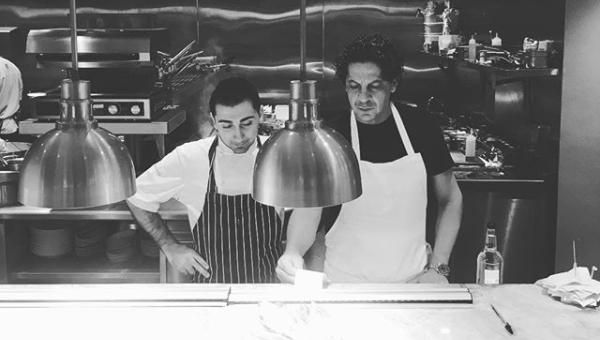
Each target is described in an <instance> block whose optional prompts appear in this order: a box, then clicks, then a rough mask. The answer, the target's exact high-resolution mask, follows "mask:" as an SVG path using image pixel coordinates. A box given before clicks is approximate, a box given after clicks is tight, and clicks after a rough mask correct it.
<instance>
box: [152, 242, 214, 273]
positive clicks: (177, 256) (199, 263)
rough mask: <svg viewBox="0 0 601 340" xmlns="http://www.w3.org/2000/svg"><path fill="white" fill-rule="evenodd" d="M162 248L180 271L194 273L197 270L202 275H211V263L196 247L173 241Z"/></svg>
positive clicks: (170, 261)
mask: <svg viewBox="0 0 601 340" xmlns="http://www.w3.org/2000/svg"><path fill="white" fill-rule="evenodd" d="M162 250H163V252H164V253H165V256H166V257H167V260H169V263H171V265H173V266H174V267H175V268H176V269H177V270H179V271H180V272H182V273H184V274H189V275H193V274H194V272H195V271H197V272H199V273H200V275H202V276H204V277H209V265H208V264H207V262H206V261H205V260H204V259H203V258H202V257H201V256H200V254H198V253H197V252H196V251H194V249H190V248H188V247H186V246H185V245H183V244H179V243H173V244H167V245H165V246H163V249H162Z"/></svg>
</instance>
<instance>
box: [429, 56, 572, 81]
mask: <svg viewBox="0 0 601 340" xmlns="http://www.w3.org/2000/svg"><path fill="white" fill-rule="evenodd" d="M420 53H421V54H423V55H426V56H428V57H431V58H435V59H437V60H439V61H441V62H443V63H453V64H454V65H455V66H461V67H465V68H468V69H472V70H476V71H480V72H483V73H486V74H488V75H497V76H501V77H504V78H530V77H554V76H559V75H561V72H560V71H559V69H558V68H500V67H494V66H490V65H482V64H480V63H477V62H471V61H468V60H462V59H455V58H450V57H445V56H441V55H438V54H433V53H428V52H420Z"/></svg>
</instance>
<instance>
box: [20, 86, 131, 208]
mask: <svg viewBox="0 0 601 340" xmlns="http://www.w3.org/2000/svg"><path fill="white" fill-rule="evenodd" d="M61 89H62V95H61V97H62V99H61V119H60V121H59V122H57V124H56V128H55V129H54V130H51V131H49V132H47V133H46V134H44V135H43V136H41V137H40V138H38V139H37V140H36V141H35V142H34V143H33V144H32V146H31V148H30V149H29V150H28V152H27V153H26V154H25V157H24V160H23V163H22V167H21V174H20V181H19V202H21V203H22V204H24V205H29V206H35V207H47V208H84V207H93V206H102V205H106V204H111V203H115V202H119V201H122V200H124V199H126V198H128V197H130V196H131V195H133V194H134V193H135V191H136V184H135V171H134V165H133V162H132V160H131V157H130V155H129V152H128V151H127V148H126V147H125V146H124V145H123V143H122V142H121V140H119V138H117V137H116V136H114V135H112V134H111V133H110V132H108V131H106V130H105V129H102V128H98V123H97V122H96V121H95V120H93V119H92V117H91V111H92V109H91V105H92V103H91V100H90V99H89V89H90V85H89V82H87V81H72V80H70V79H67V80H63V83H62V87H61Z"/></svg>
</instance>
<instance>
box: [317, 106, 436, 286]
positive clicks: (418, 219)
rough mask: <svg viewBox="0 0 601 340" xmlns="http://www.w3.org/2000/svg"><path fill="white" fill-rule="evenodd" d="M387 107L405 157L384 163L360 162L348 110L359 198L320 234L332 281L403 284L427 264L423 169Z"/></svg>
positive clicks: (354, 127) (394, 111) (394, 113)
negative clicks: (360, 190) (360, 185)
mask: <svg viewBox="0 0 601 340" xmlns="http://www.w3.org/2000/svg"><path fill="white" fill-rule="evenodd" d="M391 108H392V116H393V117H394V121H395V122H396V126H397V128H398V130H399V134H400V135H401V139H402V141H403V144H404V145H405V149H406V150H407V156H405V157H402V158H400V159H398V160H395V161H392V162H389V163H370V162H366V161H362V160H361V154H360V147H359V133H358V130H357V122H356V120H355V116H354V114H353V113H352V112H351V140H352V145H353V150H354V151H355V153H356V154H357V157H358V158H359V160H360V161H359V166H360V169H361V181H362V183H363V194H362V195H361V196H360V197H359V198H358V199H356V200H354V201H351V202H348V203H345V204H343V205H342V208H341V210H340V215H339V216H338V219H337V220H336V222H335V223H334V225H333V226H332V229H331V230H330V231H329V232H328V233H327V235H326V247H327V248H326V260H325V267H324V271H325V273H326V275H327V276H328V278H329V279H330V280H331V281H332V282H357V283H360V282H406V281H407V280H409V279H411V278H413V277H415V276H416V275H418V274H420V273H421V272H422V270H423V269H424V268H425V266H426V265H427V261H428V248H429V246H428V245H427V243H426V205H427V173H426V167H425V165H424V162H423V161H422V157H421V155H420V154H419V153H415V151H414V150H413V146H412V145H411V141H410V140H409V135H407V131H406V130H405V126H404V125H403V122H402V120H401V117H400V115H399V112H398V111H397V109H396V107H395V106H394V105H392V104H391ZM383 147H386V146H383Z"/></svg>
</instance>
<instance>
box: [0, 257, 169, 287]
mask: <svg viewBox="0 0 601 340" xmlns="http://www.w3.org/2000/svg"><path fill="white" fill-rule="evenodd" d="M8 282H9V283H127V282H131V283H133V282H135V283H158V282H159V259H158V258H149V257H146V256H144V255H142V254H141V253H139V252H138V253H136V255H135V256H134V257H133V258H132V259H130V260H129V261H126V262H123V263H113V262H111V261H109V260H108V259H107V258H106V257H105V256H104V255H99V256H96V257H90V258H79V257H77V256H75V255H74V254H73V253H71V254H68V255H65V256H63V257H60V258H54V259H51V258H43V257H39V256H35V255H33V254H29V255H28V256H25V257H24V258H23V259H21V260H20V261H19V262H18V263H16V264H15V265H14V267H13V268H12V270H10V271H9V272H8Z"/></svg>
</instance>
